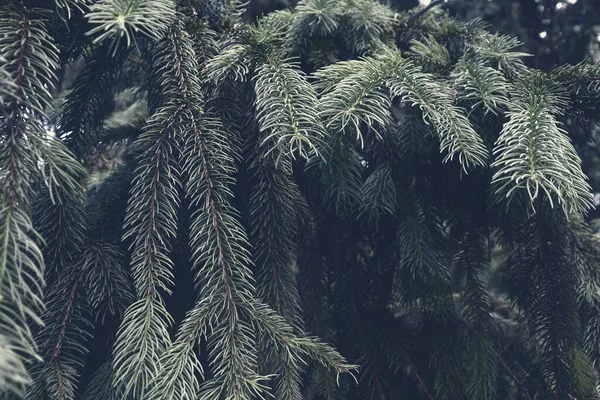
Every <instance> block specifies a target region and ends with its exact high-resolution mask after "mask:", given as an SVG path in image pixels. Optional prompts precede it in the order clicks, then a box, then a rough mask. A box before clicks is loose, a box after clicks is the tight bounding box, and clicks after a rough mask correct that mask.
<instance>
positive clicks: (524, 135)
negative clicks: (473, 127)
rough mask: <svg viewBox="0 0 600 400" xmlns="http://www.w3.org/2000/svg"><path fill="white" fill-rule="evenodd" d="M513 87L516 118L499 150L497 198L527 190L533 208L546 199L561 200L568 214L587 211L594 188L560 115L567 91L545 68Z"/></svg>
mask: <svg viewBox="0 0 600 400" xmlns="http://www.w3.org/2000/svg"><path fill="white" fill-rule="evenodd" d="M512 93H514V95H513V98H512V99H511V106H510V111H509V112H508V115H509V117H510V120H509V122H507V123H506V124H505V125H504V127H503V129H502V132H501V134H500V137H499V138H498V140H497V142H496V145H495V148H494V151H493V153H494V155H495V156H496V160H495V161H494V162H493V163H492V165H491V167H492V168H494V169H495V170H496V173H495V174H494V176H493V180H492V187H493V188H494V190H495V194H496V195H497V197H496V198H495V202H496V203H498V204H502V203H503V202H505V201H506V204H507V205H508V204H510V202H511V199H513V198H514V197H515V196H517V195H518V194H519V193H520V192H522V193H523V194H524V195H526V196H527V197H529V203H530V208H531V209H532V210H535V208H534V205H535V204H536V202H537V200H538V199H543V200H544V201H548V202H549V204H550V206H551V207H554V205H559V206H561V207H562V210H563V211H564V213H565V214H566V215H582V214H583V213H585V212H586V211H587V210H588V209H589V207H590V206H591V204H592V194H591V192H590V186H589V184H588V183H587V177H586V176H585V175H584V174H583V172H582V170H581V159H580V158H579V156H578V155H577V153H576V152H575V149H574V148H573V145H572V144H571V142H570V140H569V138H568V136H567V132H565V131H564V130H563V129H561V128H560V126H559V123H558V121H557V120H556V118H557V116H558V115H560V114H561V113H562V110H563V109H564V108H565V107H566V106H567V104H566V101H565V99H564V97H563V95H562V93H561V92H560V91H559V88H557V87H556V85H555V84H554V83H552V82H551V81H549V80H548V79H547V78H546V77H545V76H542V75H540V74H533V75H532V76H530V77H529V78H527V80H525V79H524V80H521V81H520V82H518V83H517V84H516V85H515V87H514V89H513V90H512ZM550 149H552V151H549V150H550ZM504 199H507V200H504Z"/></svg>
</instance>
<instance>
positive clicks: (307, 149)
mask: <svg viewBox="0 0 600 400" xmlns="http://www.w3.org/2000/svg"><path fill="white" fill-rule="evenodd" d="M254 90H255V92H256V118H257V120H258V126H259V129H260V130H261V131H263V132H267V134H266V135H264V136H263V137H261V144H263V143H265V142H269V143H270V145H271V148H270V149H269V150H268V151H267V152H266V154H265V156H268V155H269V153H271V151H273V150H274V149H275V148H276V147H279V148H281V149H282V150H283V151H278V153H279V154H282V155H290V156H291V157H292V158H296V156H297V155H298V156H300V157H302V158H305V159H308V158H309V157H311V156H312V155H315V156H317V157H318V156H319V152H318V147H320V146H319V141H321V140H322V139H323V138H324V137H325V135H326V133H325V129H324V128H323V126H322V125H321V121H319V119H318V117H317V111H316V108H317V95H316V93H315V91H314V89H313V88H312V86H311V85H310V84H309V83H308V82H307V80H306V77H305V76H304V74H303V73H302V72H301V71H300V69H299V68H298V66H297V65H294V64H291V63H290V62H289V61H286V60H279V59H271V60H270V61H267V63H265V64H263V65H262V66H261V67H260V68H259V69H258V72H257V75H256V80H255V83H254Z"/></svg>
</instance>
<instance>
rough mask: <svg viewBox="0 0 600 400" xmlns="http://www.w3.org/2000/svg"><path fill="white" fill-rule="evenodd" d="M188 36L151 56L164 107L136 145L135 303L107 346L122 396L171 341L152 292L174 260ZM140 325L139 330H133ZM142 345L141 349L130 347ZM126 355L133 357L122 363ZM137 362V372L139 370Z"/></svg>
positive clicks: (137, 387)
mask: <svg viewBox="0 0 600 400" xmlns="http://www.w3.org/2000/svg"><path fill="white" fill-rule="evenodd" d="M186 39H187V38H184V39H182V38H181V37H180V36H177V34H175V33H173V32H170V33H169V35H168V36H167V37H166V38H165V39H164V40H163V41H162V42H161V43H160V46H159V48H158V52H157V56H156V59H157V61H156V65H157V68H158V71H161V72H166V74H165V76H164V77H163V78H162V79H161V80H160V81H159V82H157V83H158V85H157V86H158V87H159V90H160V92H161V95H162V97H163V98H164V99H165V103H164V104H163V105H161V106H160V107H159V108H158V109H157V110H156V111H155V113H154V114H153V115H152V116H151V117H150V119H149V120H148V122H147V124H146V127H145V128H144V132H143V133H142V135H141V136H140V137H139V139H138V140H137V144H138V145H139V146H140V147H142V148H145V151H144V153H143V154H142V155H141V157H140V164H139V165H138V167H137V169H136V172H135V177H134V181H133V187H132V190H131V196H130V199H129V205H128V210H127V215H126V219H125V229H126V234H125V236H124V238H129V237H130V238H132V239H133V241H132V246H131V249H132V252H133V253H132V275H133V278H134V283H135V287H136V291H137V298H138V300H137V301H136V302H135V303H133V304H132V305H131V306H130V307H129V308H128V309H127V311H126V312H125V317H124V320H123V323H122V324H121V328H120V330H119V334H118V336H117V342H116V345H115V349H114V363H115V371H117V374H116V375H115V377H116V381H115V385H116V387H119V386H123V387H124V392H125V394H126V395H128V394H133V395H134V396H142V395H143V394H144V393H146V390H149V389H151V387H149V385H150V384H151V382H152V377H154V376H155V375H156V373H157V368H158V363H159V359H160V356H161V355H162V353H163V352H164V351H165V350H166V348H167V347H168V345H169V343H170V338H169V335H168V333H167V329H168V328H169V326H170V325H171V324H172V319H171V317H170V315H169V314H168V312H167V310H166V309H165V306H164V303H163V301H162V297H161V294H160V293H159V290H162V291H165V292H166V293H169V294H170V293H171V290H172V289H171V287H172V285H173V282H172V280H173V275H172V268H173V263H172V261H171V260H170V259H169V252H170V249H171V244H172V241H173V240H174V239H175V237H176V232H177V211H178V209H179V207H180V199H179V191H180V187H181V183H180V175H181V172H180V168H181V167H180V165H179V164H177V162H176V161H177V158H176V157H179V155H180V151H181V150H180V143H181V140H182V136H183V134H184V132H183V131H182V127H181V126H180V127H179V129H173V126H174V124H175V123H176V122H177V121H180V120H181V118H182V117H185V116H186V114H185V110H182V109H181V107H179V105H178V103H177V102H178V101H184V102H187V101H190V100H191V101H198V100H197V99H196V100H195V99H192V98H191V97H190V93H189V92H188V90H189V89H188V88H189V86H190V85H195V84H196V85H197V81H194V80H192V81H190V76H189V73H190V71H193V70H191V68H193V65H191V66H190V64H189V63H193V60H189V59H187V58H185V59H183V58H182V57H183V55H182V47H183V50H184V51H186V53H183V54H186V55H187V54H189V55H191V56H193V51H191V49H189V48H188V47H187V46H189V42H188V41H187V40H186ZM139 326H144V327H145V329H143V330H140V329H138V328H137V327H139ZM139 348H144V349H146V351H145V352H138V351H137V350H135V349H139ZM131 352H135V354H136V357H133V358H129V357H130V356H131V354H132V353H131ZM140 364H141V365H142V367H140Z"/></svg>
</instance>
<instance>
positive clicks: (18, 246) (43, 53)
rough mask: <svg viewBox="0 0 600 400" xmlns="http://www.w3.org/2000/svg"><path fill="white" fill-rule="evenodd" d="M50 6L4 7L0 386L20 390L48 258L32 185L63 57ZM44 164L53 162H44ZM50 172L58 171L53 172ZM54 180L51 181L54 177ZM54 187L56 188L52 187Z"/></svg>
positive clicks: (0, 20) (0, 15) (0, 18)
mask: <svg viewBox="0 0 600 400" xmlns="http://www.w3.org/2000/svg"><path fill="white" fill-rule="evenodd" d="M44 14H45V11H44V10H40V9H31V10H30V9H27V8H25V7H23V6H22V5H19V6H13V5H5V6H2V7H0V49H1V50H0V58H2V59H3V60H6V62H5V63H4V70H5V71H6V73H7V74H8V76H6V79H7V80H9V84H8V85H7V87H6V89H5V91H6V95H5V96H3V99H2V104H1V113H0V137H2V140H1V141H0V173H1V174H2V177H3V181H4V182H5V185H4V186H3V188H2V192H1V199H2V205H1V208H0V243H1V245H0V338H2V341H3V348H2V350H3V351H4V352H5V354H4V355H2V356H1V357H3V358H4V359H5V360H6V361H7V363H9V364H11V365H13V366H14V368H13V369H12V370H11V371H7V370H6V369H3V370H2V372H4V373H6V375H2V376H0V383H1V384H2V387H0V390H1V391H7V390H10V391H12V392H13V393H15V394H17V395H20V394H22V393H23V391H24V389H25V387H24V386H25V385H26V384H28V383H30V376H29V374H28V373H27V372H26V368H25V362H26V360H27V361H29V359H33V360H37V359H39V356H38V355H37V345H36V343H35V341H34V339H33V334H32V332H31V328H30V327H31V326H37V325H41V323H42V321H41V320H40V313H41V311H42V309H43V292H42V289H43V286H44V278H43V271H44V261H43V256H42V253H41V251H40V249H39V247H38V244H37V243H36V242H37V241H39V239H40V238H39V236H38V234H37V232H36V231H35V230H34V228H33V226H32V224H31V221H30V215H29V214H30V209H29V204H30V200H31V198H32V196H33V187H32V184H33V183H34V181H35V180H36V179H37V180H38V181H39V180H41V179H43V177H44V176H43V174H42V171H41V170H40V167H39V164H38V163H39V162H42V163H43V162H44V161H52V159H50V160H48V157H49V156H50V157H51V155H50V154H48V152H41V151H42V148H41V146H40V144H41V143H43V142H44V138H45V137H46V136H47V134H46V132H45V129H44V127H43V126H42V123H41V120H42V119H43V118H44V117H45V115H44V110H45V109H46V108H47V107H49V106H50V103H51V94H50V92H51V90H52V88H53V87H54V82H55V71H56V69H57V68H58V55H57V51H56V48H55V46H54V44H53V43H52V41H51V38H50V37H49V35H48V33H47V31H46V28H45V15H44ZM46 165H48V164H47V163H46ZM50 172H51V173H60V171H57V170H54V169H52V168H51V169H50ZM50 182H51V183H54V181H52V179H51V180H50ZM50 190H52V188H50Z"/></svg>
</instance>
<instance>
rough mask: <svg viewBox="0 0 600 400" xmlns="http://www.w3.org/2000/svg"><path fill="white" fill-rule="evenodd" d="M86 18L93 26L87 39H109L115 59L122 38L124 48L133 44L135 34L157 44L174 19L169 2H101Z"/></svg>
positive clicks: (155, 0)
mask: <svg viewBox="0 0 600 400" xmlns="http://www.w3.org/2000/svg"><path fill="white" fill-rule="evenodd" d="M86 17H87V18H88V20H89V23H90V24H91V25H92V26H94V25H95V27H94V28H92V29H90V30H89V31H88V32H87V35H91V36H95V38H94V41H93V42H94V43H100V42H103V41H106V40H109V39H112V42H111V45H110V46H111V47H112V48H113V55H114V54H116V51H117V49H118V46H119V45H122V40H123V36H124V37H125V47H126V48H127V47H129V46H131V44H132V43H135V41H136V38H135V36H136V34H137V33H138V32H139V33H141V34H142V35H144V36H147V37H148V38H150V39H152V40H155V41H158V40H160V39H161V38H162V37H163V35H164V33H165V30H166V28H168V27H169V26H170V25H171V23H172V22H173V21H174V19H175V9H174V4H173V1H171V0H149V1H145V0H144V1H142V0H101V1H99V2H97V3H94V4H93V5H92V6H91V7H90V12H89V13H88V14H87V15H86Z"/></svg>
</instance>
